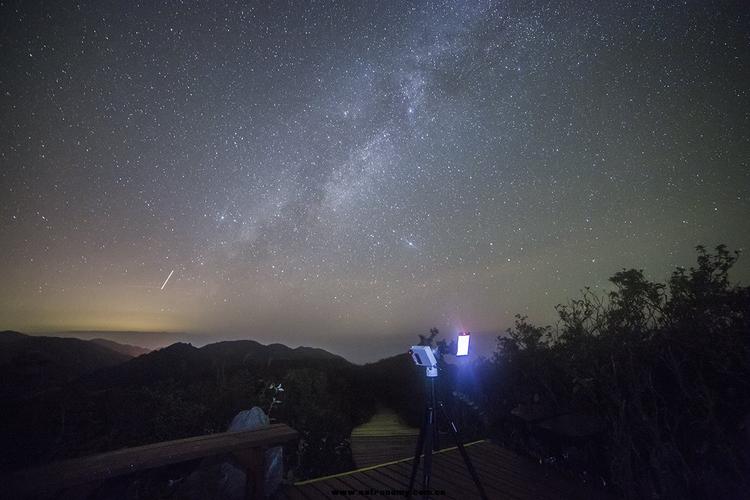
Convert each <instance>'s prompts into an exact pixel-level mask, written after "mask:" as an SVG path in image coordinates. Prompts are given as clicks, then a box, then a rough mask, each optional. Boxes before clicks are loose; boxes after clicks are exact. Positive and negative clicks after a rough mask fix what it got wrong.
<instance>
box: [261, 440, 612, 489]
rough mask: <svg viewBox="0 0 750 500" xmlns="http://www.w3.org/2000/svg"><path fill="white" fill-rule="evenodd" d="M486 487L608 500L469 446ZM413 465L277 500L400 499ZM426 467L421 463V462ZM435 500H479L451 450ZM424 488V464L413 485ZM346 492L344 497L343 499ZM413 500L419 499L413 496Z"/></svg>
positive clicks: (438, 461) (441, 460)
mask: <svg viewBox="0 0 750 500" xmlns="http://www.w3.org/2000/svg"><path fill="white" fill-rule="evenodd" d="M466 451H467V452H468V454H469V457H470V458H471V461H472V463H473V464H474V467H475V468H476V470H477V472H478V474H479V477H480V480H481V482H482V485H483V487H484V489H485V491H486V492H487V496H488V497H489V498H491V499H511V500H513V499H518V500H521V499H529V500H531V499H535V500H536V499H549V500H561V499H576V500H578V499H585V498H608V496H607V495H605V494H604V493H603V492H601V491H597V490H594V489H592V488H590V487H586V486H583V485H578V484H575V483H574V482H571V481H570V480H566V479H564V478H563V477H562V476H560V475H559V474H556V473H555V471H553V470H550V469H548V468H546V467H544V466H541V465H539V464H536V463H534V462H532V461H530V460H528V459H525V458H523V457H520V456H518V455H516V454H514V453H512V452H510V451H508V450H505V449H503V448H501V447H499V446H496V445H494V444H492V443H490V442H488V441H477V442H475V443H469V444H467V445H466ZM412 460H413V459H411V458H409V459H404V460H397V461H393V462H388V463H385V464H382V465H378V466H373V467H365V468H361V469H357V470H355V471H351V472H348V473H343V474H337V475H335V476H328V477H324V478H320V479H314V480H310V481H304V482H300V483H296V484H295V485H293V486H287V487H285V488H284V489H283V490H281V491H279V492H277V494H276V496H275V498H276V499H277V500H287V499H288V500H317V499H323V498H347V497H349V498H372V499H377V498H383V497H386V496H390V497H401V498H403V493H402V492H404V491H405V490H407V489H408V485H409V476H410V473H411V466H412ZM422 463H423V462H422ZM432 470H433V473H432V481H431V484H430V489H431V490H433V491H434V493H435V494H434V495H433V496H432V498H435V499H443V498H444V499H456V500H469V499H473V498H479V493H478V492H477V489H476V487H475V485H474V483H473V482H472V480H471V476H470V475H469V473H468V471H467V470H466V467H465V466H464V463H463V460H461V455H460V453H459V451H458V450H457V449H456V448H447V449H444V450H441V451H439V452H436V453H435V454H434V456H433V468H432ZM415 487H416V488H417V489H419V488H421V464H420V471H419V473H418V474H417V481H416V484H415ZM342 492H344V493H342ZM414 498H420V496H418V495H417V496H415V497H414Z"/></svg>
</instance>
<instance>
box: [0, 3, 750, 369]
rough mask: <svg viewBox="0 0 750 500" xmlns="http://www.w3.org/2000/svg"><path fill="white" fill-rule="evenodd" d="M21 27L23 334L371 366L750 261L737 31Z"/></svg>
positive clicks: (286, 15) (139, 18)
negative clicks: (438, 340)
mask: <svg viewBox="0 0 750 500" xmlns="http://www.w3.org/2000/svg"><path fill="white" fill-rule="evenodd" d="M0 5H1V7H0V9H1V10H0V17H1V18H2V21H0V22H2V34H1V37H2V38H1V40H2V51H1V52H2V54H1V55H0V58H1V60H2V76H1V77H0V79H1V81H0V86H1V87H2V88H1V92H2V95H0V103H1V104H0V106H1V107H0V109H2V124H0V130H1V131H2V135H1V137H0V141H1V151H0V154H1V157H0V160H1V161H2V171H1V173H0V183H1V187H2V196H1V197H0V234H1V235H2V242H1V243H0V245H1V246H0V249H1V250H2V255H3V263H2V264H1V265H0V280H1V281H2V283H3V287H2V290H1V291H0V318H1V319H2V324H0V328H17V329H21V330H24V331H55V330H137V331H147V330H148V331H172V332H187V333H189V334H192V335H194V336H195V338H198V336H202V338H204V339H205V338H208V339H219V338H244V337H250V338H255V339H258V340H261V341H265V342H272V341H278V342H285V343H288V344H292V345H294V344H300V343H302V344H307V345H318V346H322V347H327V348H329V349H331V350H333V351H335V352H341V353H344V354H347V355H350V356H352V357H353V358H355V359H371V358H374V357H377V356H378V355H382V354H388V353H392V352H397V351H398V350H399V349H400V347H399V346H401V345H402V344H404V345H407V344H408V342H410V341H411V340H412V339H414V338H416V335H415V334H416V333H423V332H425V331H427V330H428V329H429V328H430V327H431V326H438V327H440V328H441V329H443V331H446V332H452V331H454V330H456V329H459V328H471V329H472V330H475V331H481V332H488V333H493V332H498V331H501V330H502V329H504V328H505V327H507V326H509V325H510V324H511V323H512V318H513V315H514V314H516V313H521V314H526V315H529V316H530V317H531V318H532V319H533V320H536V321H538V322H547V321H551V320H552V319H553V317H554V309H553V306H554V305H555V304H557V303H559V302H563V301H565V300H566V299H567V298H569V297H571V296H573V295H575V294H576V293H577V292H578V291H579V290H580V289H582V288H583V287H585V286H591V287H592V288H594V289H595V290H597V289H598V290H605V289H606V288H607V280H606V279H607V277H608V276H611V275H612V274H613V273H614V272H616V271H618V270H619V269H621V268H623V267H637V268H642V269H644V270H645V272H646V274H647V275H648V276H650V277H652V278H654V279H657V280H664V279H666V278H667V277H668V275H669V273H670V271H671V269H673V267H674V266H677V265H683V266H687V265H690V264H691V263H692V262H693V261H694V257H693V256H694V252H693V248H694V246H695V245H698V244H705V245H707V246H714V245H716V244H719V243H726V244H727V245H728V246H729V247H730V248H732V249H741V248H747V247H748V245H749V244H750V223H748V217H747V216H748V214H750V168H749V167H748V159H749V158H750V126H749V119H748V111H747V110H748V109H750V98H749V96H748V82H750V71H749V70H748V63H747V61H748V55H749V54H750V50H749V46H750V42H749V38H748V37H749V34H748V33H749V32H748V26H750V16H748V10H747V9H746V7H743V5H742V2H736V3H731V2H708V1H693V2H670V1H664V2H654V3H653V4H651V3H645V2H644V3H639V2H634V3H633V4H632V5H626V4H625V3H624V2H613V3H610V2H600V1H595V2H559V3H557V2H528V1H518V2H492V1H486V0H485V1H482V2H455V3H454V2H430V3H423V2H415V3H408V2H400V1H394V2H374V1H373V2H350V1H341V2H309V3H308V2H294V3H293V4H292V5H287V4H286V3H285V2H267V3H264V4H256V3H248V4H243V3H235V2H230V3H229V4H222V5H219V3H218V2H209V3H188V2H185V3H182V2H180V3H174V4H173V3H169V4H161V5H158V6H153V5H151V4H150V3H147V4H146V5H139V4H137V3H134V2H77V3H68V2H52V3H39V4H36V3H33V2H22V3H19V4H18V5H9V4H8V3H2V4H0ZM738 267H739V269H738V275H737V277H738V278H743V279H747V278H748V277H750V271H748V266H747V264H746V263H742V261H741V264H740V265H738ZM172 270H174V273H173V275H170V276H171V279H169V284H168V286H166V287H162V283H163V282H164V279H165V277H166V276H167V275H168V274H170V271H172ZM165 283H166V282H165ZM162 288H163V289H162ZM363 345H366V346H368V347H367V348H366V350H367V351H368V352H367V353H366V354H363V353H362V349H363V347H362V346H363ZM357 351H359V352H357ZM355 352H357V353H356V354H355Z"/></svg>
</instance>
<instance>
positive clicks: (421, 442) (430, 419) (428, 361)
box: [407, 329, 487, 500]
mask: <svg viewBox="0 0 750 500" xmlns="http://www.w3.org/2000/svg"><path fill="white" fill-rule="evenodd" d="M430 333H431V334H432V335H431V336H430V337H429V339H427V340H428V342H429V343H430V344H431V343H432V339H433V338H434V337H435V336H436V335H437V333H438V331H437V329H433V330H430ZM422 339H423V340H425V338H424V337H422ZM469 339H470V334H469V332H460V333H459V334H458V338H457V339H456V340H455V341H453V342H451V343H450V344H446V342H444V341H441V342H438V343H437V347H434V348H433V347H432V346H429V345H413V346H411V348H410V349H409V355H410V356H411V359H412V360H413V361H414V363H415V364H416V365H417V366H422V367H424V369H425V372H426V375H427V381H428V383H427V400H426V402H425V413H424V420H423V421H422V427H421V428H420V430H419V437H418V438H417V447H416V450H415V451H414V461H413V462H412V468H411V476H410V478H409V489H408V493H407V498H411V496H412V492H413V491H414V489H413V488H414V481H415V480H416V477H417V470H418V468H419V462H420V457H422V456H424V467H423V468H422V490H423V491H424V492H426V491H427V490H428V489H429V486H430V477H431V475H432V454H433V453H434V452H435V451H437V450H438V449H439V448H440V445H439V443H438V442H437V439H438V436H439V428H438V416H437V413H436V412H437V410H438V409H439V410H440V411H441V413H442V416H443V418H444V419H445V420H446V421H447V423H448V430H449V431H450V433H451V434H452V436H453V440H454V441H455V442H456V447H457V448H458V451H459V452H460V453H461V457H462V458H463V460H464V464H465V465H466V468H467V469H468V471H469V474H471V478H472V480H473V481H474V484H475V485H476V487H477V490H478V491H479V496H480V497H481V498H482V499H483V500H487V494H486V493H485V491H484V488H483V487H482V483H481V482H480V481H479V476H478V475H477V472H476V470H475V469H474V466H473V465H472V463H471V459H470V458H469V455H468V454H467V453H466V450H465V449H464V445H463V443H462V442H461V438H460V436H459V434H458V428H457V427H456V424H455V423H454V422H453V421H452V420H451V419H450V416H449V415H448V412H447V410H446V409H445V405H443V402H442V401H439V400H438V399H437V397H436V394H435V380H436V378H437V376H438V360H439V359H440V358H441V357H442V356H443V355H444V354H451V355H454V356H466V355H468V354H469ZM427 496H428V495H427V494H426V493H425V494H424V495H423V498H427Z"/></svg>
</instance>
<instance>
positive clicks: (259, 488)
mask: <svg viewBox="0 0 750 500" xmlns="http://www.w3.org/2000/svg"><path fill="white" fill-rule="evenodd" d="M234 456H235V458H236V459H237V461H238V462H239V463H240V464H241V465H242V467H244V468H245V498H246V499H248V500H253V499H262V498H263V494H264V492H263V483H264V482H265V472H266V450H265V449H264V448H250V449H248V450H239V451H235V452H234Z"/></svg>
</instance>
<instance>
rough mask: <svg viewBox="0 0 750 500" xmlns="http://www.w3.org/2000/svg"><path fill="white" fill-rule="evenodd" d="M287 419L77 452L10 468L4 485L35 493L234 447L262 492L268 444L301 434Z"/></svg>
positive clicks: (255, 490)
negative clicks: (61, 458)
mask: <svg viewBox="0 0 750 500" xmlns="http://www.w3.org/2000/svg"><path fill="white" fill-rule="evenodd" d="M297 436H298V434H297V431H295V430H294V429H292V428H291V427H289V426H288V425H286V424H272V425H268V426H266V427H262V428H260V429H256V430H251V431H236V432H223V433H218V434H207V435H204V436H196V437H191V438H186V439H177V440H174V441H163V442H160V443H154V444H149V445H145V446H136V447H133V448H123V449H121V450H116V451H110V452H107V453H101V454H99V455H92V456H88V457H82V458H74V459H70V460H64V461H60V462H54V463H51V464H48V465H43V466H40V467H35V468H32V469H26V470H23V471H20V472H16V473H14V474H11V475H10V476H9V477H8V478H6V479H5V480H4V481H3V484H4V486H5V487H10V491H11V492H14V493H17V494H18V495H19V496H36V495H40V494H44V493H54V492H56V491H59V490H63V489H68V488H72V487H77V486H81V485H85V484H88V483H95V482H101V481H104V480H106V479H110V478H114V477H118V476H122V475H125V474H131V473H133V472H138V471H143V470H147V469H153V468H156V467H163V466H165V465H171V464H176V463H180V462H186V461H189V460H194V459H198V458H204V457H212V456H216V455H223V454H227V453H232V454H233V455H234V456H235V458H237V459H238V461H239V462H240V463H241V464H242V465H243V466H244V467H245V469H246V471H247V480H248V481H247V487H248V491H247V495H248V498H258V497H261V496H262V483H263V472H264V455H265V453H264V452H265V449H266V448H268V447H271V446H278V445H281V444H284V443H287V442H289V441H293V440H295V439H297Z"/></svg>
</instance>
